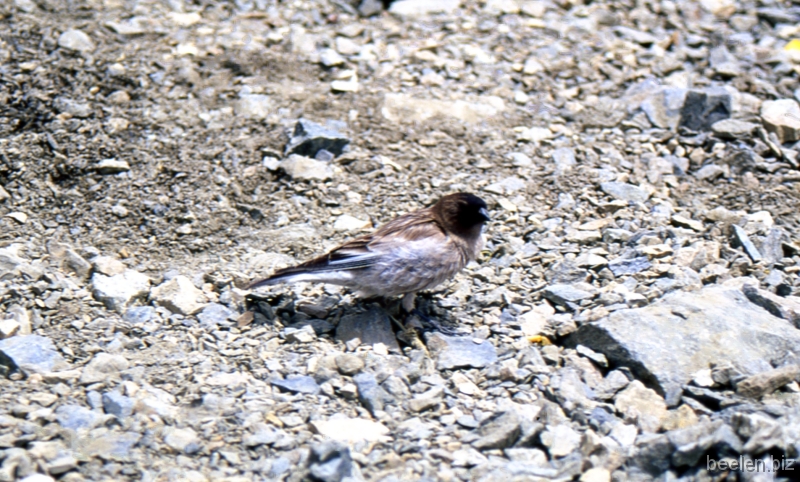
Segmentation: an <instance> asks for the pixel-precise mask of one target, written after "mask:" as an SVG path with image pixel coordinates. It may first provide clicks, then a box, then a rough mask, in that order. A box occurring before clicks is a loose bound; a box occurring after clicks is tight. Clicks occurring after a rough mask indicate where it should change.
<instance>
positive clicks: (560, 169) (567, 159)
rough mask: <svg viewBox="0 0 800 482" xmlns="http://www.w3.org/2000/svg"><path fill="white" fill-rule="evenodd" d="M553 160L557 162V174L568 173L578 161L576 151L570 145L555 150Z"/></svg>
mask: <svg viewBox="0 0 800 482" xmlns="http://www.w3.org/2000/svg"><path fill="white" fill-rule="evenodd" d="M553 162H554V163H555V164H556V171H555V174H556V176H562V175H564V174H567V173H568V172H570V171H572V168H573V167H575V165H576V164H577V163H578V162H577V161H576V160H575V152H574V151H573V150H572V149H570V148H569V147H560V148H558V149H556V150H555V151H553Z"/></svg>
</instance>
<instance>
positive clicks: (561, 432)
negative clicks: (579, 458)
mask: <svg viewBox="0 0 800 482" xmlns="http://www.w3.org/2000/svg"><path fill="white" fill-rule="evenodd" d="M539 437H540V439H541V441H542V445H544V446H545V447H547V451H548V452H549V453H550V456H551V457H564V456H565V455H568V454H570V453H571V452H573V451H574V450H576V449H577V448H578V446H579V445H580V443H581V436H580V434H579V433H578V432H576V431H575V430H574V429H572V428H571V427H570V426H569V425H567V424H561V425H556V426H548V427H547V428H546V430H545V431H544V432H542V433H541V434H540V435H539Z"/></svg>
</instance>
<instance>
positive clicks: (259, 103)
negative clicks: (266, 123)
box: [235, 94, 275, 119]
mask: <svg viewBox="0 0 800 482" xmlns="http://www.w3.org/2000/svg"><path fill="white" fill-rule="evenodd" d="M274 111H275V106H274V105H273V102H272V99H271V98H270V97H269V96H268V95H264V94H244V95H241V96H240V97H239V100H238V101H237V102H236V105H235V112H236V115H237V116H240V117H246V118H249V119H266V118H267V117H268V116H269V115H270V114H272V113H273V112H274Z"/></svg>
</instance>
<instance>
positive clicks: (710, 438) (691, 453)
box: [667, 420, 742, 467]
mask: <svg viewBox="0 0 800 482" xmlns="http://www.w3.org/2000/svg"><path fill="white" fill-rule="evenodd" d="M667 438H668V439H669V441H670V442H671V443H672V445H673V446H675V451H674V452H673V453H672V457H671V459H672V464H673V465H675V466H677V467H681V466H685V465H688V466H694V465H696V464H697V463H698V462H699V461H700V457H701V456H703V454H705V453H706V452H707V451H708V450H709V449H711V448H712V447H713V448H715V449H716V450H717V451H720V452H722V454H721V455H726V456H727V455H733V454H738V453H741V452H742V441H741V439H739V437H738V436H737V435H736V433H735V432H734V431H733V429H732V428H731V427H730V425H727V424H725V423H724V422H722V421H721V420H715V421H713V422H704V423H699V424H697V425H693V426H691V427H688V428H685V429H680V430H673V431H671V432H667Z"/></svg>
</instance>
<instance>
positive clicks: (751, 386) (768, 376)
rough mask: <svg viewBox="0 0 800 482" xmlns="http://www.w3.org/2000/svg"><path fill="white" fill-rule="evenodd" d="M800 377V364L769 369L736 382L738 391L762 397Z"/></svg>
mask: <svg viewBox="0 0 800 482" xmlns="http://www.w3.org/2000/svg"><path fill="white" fill-rule="evenodd" d="M798 378H800V366H799V365H787V366H785V367H781V368H776V369H774V370H768V371H765V372H761V373H756V374H755V375H751V376H749V377H747V378H745V379H744V380H742V381H740V382H739V383H737V384H736V393H738V394H740V395H742V396H744V397H749V398H761V397H763V396H764V395H769V394H770V393H772V392H774V391H775V390H777V389H779V388H781V387H783V386H785V385H788V384H789V383H791V382H794V381H797V380H798Z"/></svg>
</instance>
